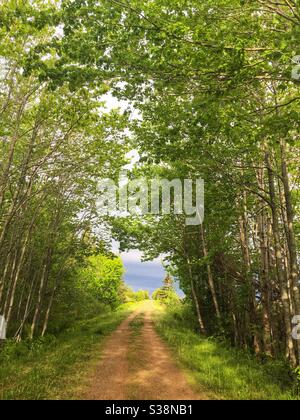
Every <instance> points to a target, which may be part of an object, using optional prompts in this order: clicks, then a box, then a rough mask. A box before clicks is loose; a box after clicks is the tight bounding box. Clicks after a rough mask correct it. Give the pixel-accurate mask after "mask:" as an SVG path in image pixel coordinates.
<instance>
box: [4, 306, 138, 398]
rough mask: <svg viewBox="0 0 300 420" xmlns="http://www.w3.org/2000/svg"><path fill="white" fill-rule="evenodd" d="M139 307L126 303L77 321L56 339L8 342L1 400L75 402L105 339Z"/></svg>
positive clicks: (50, 337) (5, 348) (5, 350)
mask: <svg viewBox="0 0 300 420" xmlns="http://www.w3.org/2000/svg"><path fill="white" fill-rule="evenodd" d="M136 307H137V304H126V305H123V306H121V307H120V308H119V309H118V310H116V311H114V312H107V313H104V314H102V315H99V316H98V317H96V318H94V319H91V320H87V321H80V322H76V323H75V324H74V326H73V327H72V328H69V329H68V330H66V331H65V332H64V333H61V334H60V335H59V336H57V337H54V336H47V337H45V338H44V339H40V340H35V341H34V342H22V343H20V344H16V343H12V342H11V343H7V344H6V345H5V347H4V348H3V349H2V350H1V351H0V399H1V400H46V399H54V400H57V399H76V398H77V395H78V394H77V393H78V391H79V390H80V387H81V386H82V384H83V382H84V378H85V376H86V375H87V373H88V371H89V367H90V365H91V364H92V363H93V361H96V360H99V354H100V353H99V352H100V351H101V345H102V342H103V339H104V337H105V336H107V335H108V334H110V333H111V332H112V331H114V330H115V329H116V328H117V326H118V325H119V324H120V323H121V321H122V320H123V319H124V318H125V317H126V316H128V314H129V313H130V312H131V311H132V310H134V309H135V308H136Z"/></svg>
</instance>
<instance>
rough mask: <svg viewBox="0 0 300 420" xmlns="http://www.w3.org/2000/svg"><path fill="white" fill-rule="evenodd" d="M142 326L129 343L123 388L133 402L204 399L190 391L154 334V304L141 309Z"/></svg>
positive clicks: (167, 352) (169, 353)
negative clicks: (143, 313)
mask: <svg viewBox="0 0 300 420" xmlns="http://www.w3.org/2000/svg"><path fill="white" fill-rule="evenodd" d="M144 311H145V317H144V325H143V327H142V329H141V331H140V335H139V337H138V338H137V339H136V341H135V342H133V343H132V344H131V353H132V355H131V358H130V360H131V362H130V366H129V367H130V368H129V378H128V385H127V388H128V390H129V397H130V399H136V400H155V401H156V400H207V399H208V398H207V397H206V396H205V395H204V394H202V393H201V394H200V393H198V392H196V391H194V390H193V389H192V387H191V385H190V384H189V383H188V381H187V379H186V377H185V375H184V373H183V372H182V371H181V369H180V368H179V367H178V365H177V364H176V362H175V361H174V359H173V356H172V354H171V352H170V350H169V349H168V347H167V345H166V344H165V343H164V342H163V341H162V339H161V338H160V337H159V335H158V334H157V332H156V331H155V328H154V325H153V321H152V316H153V312H154V311H155V308H154V305H153V304H152V303H151V302H149V303H146V304H145V306H144Z"/></svg>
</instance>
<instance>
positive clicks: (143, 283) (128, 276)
mask: <svg viewBox="0 0 300 420" xmlns="http://www.w3.org/2000/svg"><path fill="white" fill-rule="evenodd" d="M124 264H125V269H126V273H125V282H126V284H127V285H128V286H130V287H132V289H133V290H134V291H135V292H136V291H138V290H141V289H142V290H148V291H149V293H150V295H152V293H153V292H154V291H155V290H156V289H158V288H159V287H161V286H162V285H163V280H164V278H165V277H166V272H165V270H164V269H163V267H162V266H161V265H160V264H157V263H151V262H145V263H135V262H126V261H125V262H124ZM176 289H177V291H178V293H179V294H180V295H181V296H182V295H183V293H182V291H181V290H180V289H179V287H177V285H176Z"/></svg>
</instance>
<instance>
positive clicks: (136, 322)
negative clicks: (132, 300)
mask: <svg viewBox="0 0 300 420" xmlns="http://www.w3.org/2000/svg"><path fill="white" fill-rule="evenodd" d="M143 326H144V314H140V315H138V316H136V317H135V318H134V319H133V320H132V321H131V322H130V324H129V327H130V329H131V333H132V336H133V337H135V336H139V335H140V334H141V330H142V328H143Z"/></svg>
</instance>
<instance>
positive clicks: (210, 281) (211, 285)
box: [200, 224, 221, 319]
mask: <svg viewBox="0 0 300 420" xmlns="http://www.w3.org/2000/svg"><path fill="white" fill-rule="evenodd" d="M200 235H201V241H202V247H203V255H204V258H206V260H207V264H206V267H207V276H208V286H209V290H210V292H211V295H212V299H213V304H214V308H215V311H216V315H217V318H218V319H221V311H220V307H219V303H218V298H217V293H216V287H215V282H214V277H213V274H212V270H211V265H210V263H209V262H208V250H207V245H206V240H205V232H204V228H203V224H200Z"/></svg>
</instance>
